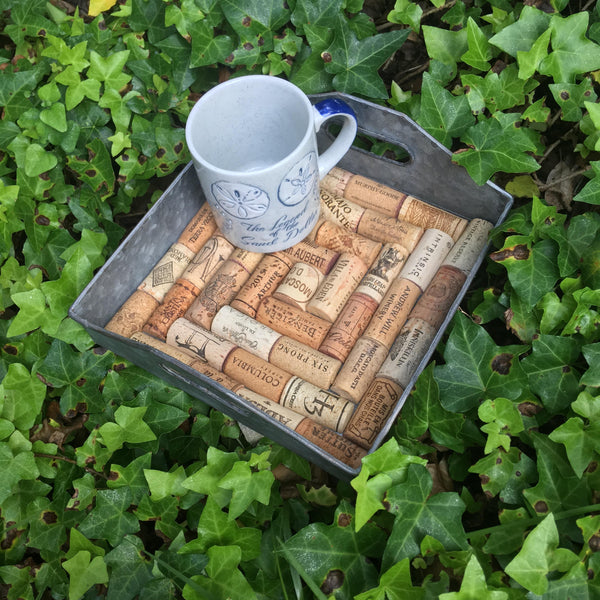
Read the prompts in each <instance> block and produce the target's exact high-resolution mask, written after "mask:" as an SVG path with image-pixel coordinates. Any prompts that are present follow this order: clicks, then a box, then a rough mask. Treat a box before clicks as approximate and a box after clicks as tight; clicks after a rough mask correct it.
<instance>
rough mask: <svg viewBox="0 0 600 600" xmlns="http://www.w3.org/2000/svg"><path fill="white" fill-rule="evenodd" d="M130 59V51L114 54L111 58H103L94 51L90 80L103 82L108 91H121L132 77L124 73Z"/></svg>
mask: <svg viewBox="0 0 600 600" xmlns="http://www.w3.org/2000/svg"><path fill="white" fill-rule="evenodd" d="M128 58H129V50H121V51H120V52H113V53H111V54H110V55H109V56H102V55H101V54H98V52H96V51H94V50H92V51H91V52H90V68H89V69H88V71H87V77H88V79H95V80H96V81H102V82H103V83H104V87H105V88H106V89H108V88H113V89H115V90H120V89H122V88H123V87H125V86H126V85H127V84H128V83H129V80H130V79H131V75H129V74H128V73H126V72H124V71H123V67H124V66H125V64H126V63H127V59H128Z"/></svg>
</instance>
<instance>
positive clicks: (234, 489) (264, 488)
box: [219, 461, 275, 519]
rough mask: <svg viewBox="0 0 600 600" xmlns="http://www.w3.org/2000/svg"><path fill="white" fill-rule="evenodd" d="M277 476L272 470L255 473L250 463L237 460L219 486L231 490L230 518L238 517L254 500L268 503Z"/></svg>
mask: <svg viewBox="0 0 600 600" xmlns="http://www.w3.org/2000/svg"><path fill="white" fill-rule="evenodd" d="M274 481H275V477H274V476H273V473H272V471H270V470H262V471H258V472H257V473H253V472H252V470H251V468H250V465H249V463H247V462H245V461H237V462H236V463H235V464H234V465H233V467H232V469H231V471H229V473H227V475H225V477H223V478H222V479H221V480H220V481H219V487H222V488H225V489H228V490H231V502H230V503H229V518H230V519H237V518H238V517H239V516H240V515H241V514H242V513H243V512H244V511H245V510H246V509H247V508H248V506H250V504H252V502H253V501H254V500H258V501H259V502H261V503H262V504H265V505H268V504H269V499H270V497H271V488H272V487H273V482H274Z"/></svg>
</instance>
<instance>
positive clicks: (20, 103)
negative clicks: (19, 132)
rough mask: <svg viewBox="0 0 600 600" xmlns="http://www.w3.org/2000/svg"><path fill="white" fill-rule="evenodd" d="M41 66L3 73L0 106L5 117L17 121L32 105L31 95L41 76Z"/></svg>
mask: <svg viewBox="0 0 600 600" xmlns="http://www.w3.org/2000/svg"><path fill="white" fill-rule="evenodd" d="M41 75H42V73H41V68H38V69H34V70H30V71H19V72H17V73H3V74H2V78H1V79H0V106H2V107H3V110H4V118H5V119H7V120H9V121H16V120H17V119H18V118H19V117H20V116H21V114H22V113H24V112H25V111H26V110H27V109H29V108H30V107H31V100H29V96H30V95H31V93H32V92H33V90H34V88H35V86H36V84H37V82H38V81H39V79H40V78H41Z"/></svg>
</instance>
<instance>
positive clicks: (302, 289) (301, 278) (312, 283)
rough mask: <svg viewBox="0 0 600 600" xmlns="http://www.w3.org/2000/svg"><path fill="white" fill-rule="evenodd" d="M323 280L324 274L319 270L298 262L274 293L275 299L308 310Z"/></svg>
mask: <svg viewBox="0 0 600 600" xmlns="http://www.w3.org/2000/svg"><path fill="white" fill-rule="evenodd" d="M323 278H324V275H323V273H321V271H319V270H318V269H317V268H315V267H313V266H312V265H309V264H307V263H303V262H298V263H296V264H295V265H294V266H293V267H292V268H291V269H290V272H289V273H288V274H287V275H286V276H285V278H284V279H283V281H282V282H281V283H280V284H279V287H278V288H277V289H276V290H275V291H274V292H273V297H274V298H277V299H279V300H283V301H284V302H286V303H287V304H291V305H292V306H295V307H296V308H299V309H301V310H306V306H307V305H308V303H309V302H310V300H311V299H312V297H313V296H314V295H315V294H316V292H317V289H318V288H319V286H320V285H321V283H323Z"/></svg>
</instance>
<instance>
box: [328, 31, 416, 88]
mask: <svg viewBox="0 0 600 600" xmlns="http://www.w3.org/2000/svg"><path fill="white" fill-rule="evenodd" d="M408 34H409V30H408V29H404V30H400V31H390V32H387V33H379V34H377V35H374V36H372V37H368V38H365V39H363V40H359V39H358V38H357V37H356V34H355V33H354V32H353V31H352V30H351V29H350V28H349V27H348V26H347V25H346V24H344V25H343V26H340V27H339V28H338V29H336V31H335V36H334V38H333V42H332V44H331V46H330V47H329V49H328V50H327V51H326V53H325V56H327V58H326V60H325V70H326V71H327V72H328V73H331V74H332V75H334V78H333V84H334V86H335V88H336V89H337V90H339V91H340V92H345V93H347V94H352V93H357V92H358V93H360V94H364V95H367V96H370V97H371V98H387V97H388V93H387V90H386V89H385V86H384V84H383V81H382V80H381V78H380V77H379V74H378V73H377V70H378V69H379V67H380V66H381V65H382V64H383V63H384V61H385V60H387V59H388V58H389V57H390V56H391V55H392V54H393V53H394V52H395V51H396V50H398V48H400V46H402V44H403V43H404V41H405V40H406V38H407V37H408ZM329 57H330V60H329Z"/></svg>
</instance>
